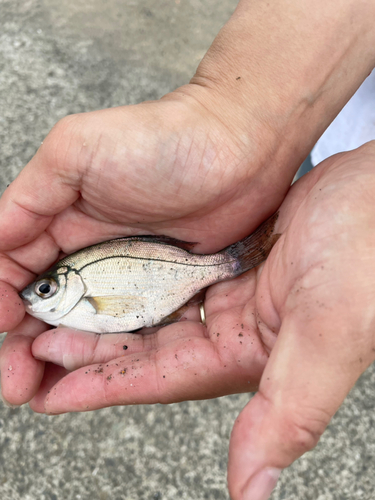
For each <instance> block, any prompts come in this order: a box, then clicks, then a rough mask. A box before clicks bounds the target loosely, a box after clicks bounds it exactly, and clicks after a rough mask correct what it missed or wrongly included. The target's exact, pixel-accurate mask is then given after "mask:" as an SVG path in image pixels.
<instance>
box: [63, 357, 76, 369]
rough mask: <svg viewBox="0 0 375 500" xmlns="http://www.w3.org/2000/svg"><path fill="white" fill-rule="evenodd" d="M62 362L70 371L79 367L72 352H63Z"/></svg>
mask: <svg viewBox="0 0 375 500" xmlns="http://www.w3.org/2000/svg"><path fill="white" fill-rule="evenodd" d="M62 364H63V367H64V368H65V369H66V370H68V372H73V371H74V370H75V369H76V368H77V363H76V360H75V357H74V356H73V355H72V354H63V359H62Z"/></svg>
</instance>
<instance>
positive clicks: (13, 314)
mask: <svg viewBox="0 0 375 500" xmlns="http://www.w3.org/2000/svg"><path fill="white" fill-rule="evenodd" d="M24 315H25V308H24V306H23V304H22V300H21V299H20V296H19V295H18V292H17V290H15V289H14V288H13V287H12V286H11V285H9V283H4V282H3V281H0V332H6V331H9V330H11V329H12V328H15V327H16V326H17V325H18V324H19V323H21V321H22V319H23V317H24Z"/></svg>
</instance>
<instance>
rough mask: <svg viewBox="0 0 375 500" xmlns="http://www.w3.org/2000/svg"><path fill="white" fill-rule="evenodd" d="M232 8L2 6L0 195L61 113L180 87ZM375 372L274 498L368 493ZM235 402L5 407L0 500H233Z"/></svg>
mask: <svg viewBox="0 0 375 500" xmlns="http://www.w3.org/2000/svg"><path fill="white" fill-rule="evenodd" d="M235 3H236V2H235V1H234V0H222V1H220V2H219V1H217V0H106V1H104V0H101V1H100V0H41V1H38V0H0V192H2V191H3V190H4V189H5V186H6V185H7V184H8V183H9V182H10V181H11V180H12V179H13V178H14V177H15V176H16V175H17V173H18V172H19V171H20V169H21V168H22V167H23V166H24V165H25V163H26V162H27V161H28V160H29V159H30V157H31V156H32V155H33V154H34V152H35V151H36V149H37V148H38V145H39V144H40V142H41V141H42V140H43V138H44V136H45V135H46V134H47V133H48V131H49V129H50V128H51V127H52V126H53V124H54V123H55V122H56V121H57V120H59V119H60V118H62V117H63V116H65V115H66V114H70V113H76V112H81V111H89V110H94V109H98V108H103V107H110V106H116V105H120V104H128V103H136V102H139V101H141V100H145V99H154V98H157V97H159V96H161V95H163V94H164V93H166V92H168V91H169V90H172V89H173V88H175V87H176V86H178V85H180V84H182V83H185V82H187V81H188V80H189V78H190V76H191V75H192V74H193V72H194V69H195V67H196V66H197V63H198V62H199V60H200V59H201V58H202V56H203V54H204V52H205V50H206V49H207V47H208V46H209V44H210V42H211V41H212V39H213V37H214V36H215V34H216V33H217V31H218V30H219V28H220V27H221V26H222V24H223V23H224V22H225V21H226V19H227V18H228V17H229V15H230V13H231V12H232V11H233V9H234V7H235ZM374 387H375V370H374V368H373V367H372V368H371V369H369V370H368V371H367V372H366V373H365V374H364V375H363V377H362V378H361V379H360V381H359V382H358V384H357V386H356V387H355V389H354V390H353V391H352V393H351V394H350V396H349V398H348V399H347V400H346V402H345V404H344V405H343V406H342V408H341V409H340V410H339V412H338V414H337V415H336V417H335V418H334V419H333V422H332V423H331V424H330V426H329V428H328V430H327V431H326V433H325V434H324V436H323V438H322V440H321V442H320V444H319V445H318V447H317V448H316V449H315V450H314V451H313V452H311V453H308V454H307V455H306V456H304V457H303V458H302V459H300V460H299V461H298V462H297V463H295V464H294V465H293V466H292V467H291V468H290V469H289V470H287V471H285V472H284V473H283V475H282V477H281V480H280V483H279V485H278V487H277V490H276V491H275V493H274V494H273V497H272V498H273V500H281V499H287V500H302V499H303V500H349V499H350V500H352V499H363V500H370V499H373V498H375V475H374V472H373V471H374V469H375V425H374V415H375V412H374V404H375V398H374V395H375V394H374V393H375V391H374ZM249 397H250V396H249V395H246V394H242V395H239V396H231V397H226V398H220V399H216V400H212V401H201V402H187V403H181V404H175V405H170V406H159V405H157V406H138V407H126V408H108V409H105V410H101V411H97V412H93V413H85V414H70V415H63V416H57V417H47V416H44V415H36V414H33V413H32V412H31V411H30V410H29V409H28V407H22V408H17V409H15V410H12V409H8V408H6V407H4V406H0V463H1V465H0V498H1V499H7V500H20V499H22V500H47V499H48V500H60V499H64V500H65V499H66V500H73V499H82V500H89V499H90V500H91V499H98V500H172V499H173V500H177V499H178V500H180V499H181V500H203V499H212V500H221V499H223V500H224V499H227V498H228V493H227V490H226V478H225V476H226V461H227V450H228V440H229V435H230V430H231V427H232V424H233V421H234V419H235V417H236V415H237V414H238V412H239V411H240V410H241V408H242V407H243V406H244V405H245V404H246V402H247V401H248V400H249Z"/></svg>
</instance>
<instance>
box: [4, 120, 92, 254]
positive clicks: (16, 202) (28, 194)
mask: <svg viewBox="0 0 375 500" xmlns="http://www.w3.org/2000/svg"><path fill="white" fill-rule="evenodd" d="M78 122H79V119H77V118H76V116H69V117H66V118H64V119H62V120H60V122H58V123H57V124H56V125H55V127H54V128H53V129H52V130H51V132H50V133H49V134H48V136H47V137H46V139H45V140H44V142H43V143H42V146H41V147H40V148H39V150H38V151H37V153H36V154H35V156H34V157H33V158H32V159H31V161H30V162H29V163H28V165H27V166H26V167H25V168H24V169H23V170H22V172H21V173H20V175H19V176H18V177H17V178H16V179H15V180H14V181H13V182H12V183H11V184H10V185H9V187H8V188H7V189H6V190H5V192H4V194H3V196H2V197H1V199H0V235H1V236H0V250H1V251H5V250H11V249H13V248H17V247H19V246H21V245H24V244H26V243H29V242H30V241H32V240H34V239H35V238H36V237H37V236H39V234H41V233H42V231H44V230H45V228H46V227H47V226H48V225H49V224H50V222H51V220H52V218H53V216H54V215H56V214H58V213H59V212H61V211H62V210H64V209H65V208H66V207H68V206H69V205H71V204H72V203H74V201H75V200H76V199H77V198H78V196H79V180H80V171H79V166H78V161H77V157H78V156H79V152H80V150H81V149H82V142H83V141H81V138H80V134H79V133H78V132H77V131H78V130H79V129H80V127H79V123H78ZM77 125H78V126H77ZM83 149H84V148H83ZM81 157H82V154H81ZM81 159H82V158H81Z"/></svg>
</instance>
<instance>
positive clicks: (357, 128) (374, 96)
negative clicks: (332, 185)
mask: <svg viewBox="0 0 375 500" xmlns="http://www.w3.org/2000/svg"><path fill="white" fill-rule="evenodd" d="M373 139H375V71H373V72H372V73H371V74H370V76H369V77H368V78H367V79H366V80H365V81H364V82H363V84H362V85H361V87H359V89H358V90H357V92H356V93H355V94H354V96H353V97H352V98H351V99H350V101H349V102H348V103H347V104H346V106H345V107H344V108H343V109H342V111H341V112H340V113H339V114H338V115H337V117H336V118H335V119H334V121H333V122H332V123H331V125H330V126H329V127H328V128H327V130H326V131H325V132H324V134H323V135H322V136H321V137H320V139H319V140H318V142H317V143H316V145H315V147H314V149H313V150H312V152H311V161H312V164H313V165H314V166H315V165H317V164H318V163H320V162H321V161H323V160H325V159H326V158H328V157H329V156H332V155H334V154H336V153H340V152H342V151H350V150H351V149H355V148H358V147H359V146H361V145H362V144H364V143H365V142H368V141H371V140H373Z"/></svg>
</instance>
